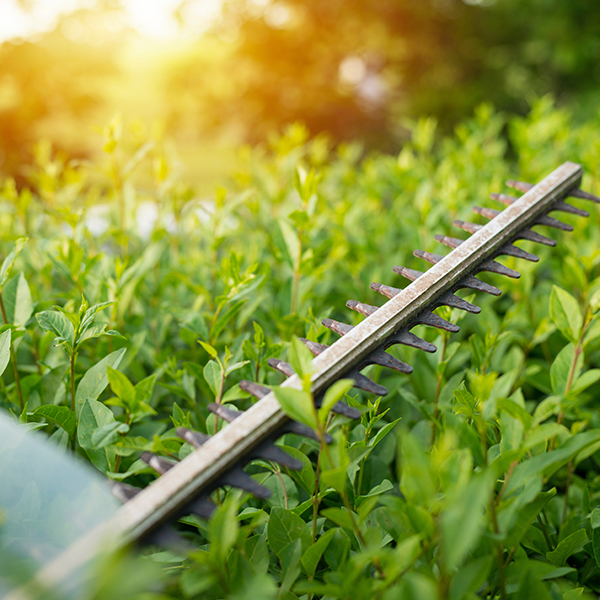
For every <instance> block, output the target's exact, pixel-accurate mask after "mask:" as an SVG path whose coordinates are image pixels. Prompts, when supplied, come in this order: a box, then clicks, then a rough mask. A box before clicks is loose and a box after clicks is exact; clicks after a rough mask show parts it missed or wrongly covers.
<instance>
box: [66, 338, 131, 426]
mask: <svg viewBox="0 0 600 600" xmlns="http://www.w3.org/2000/svg"><path fill="white" fill-rule="evenodd" d="M126 351H127V350H126V348H121V349H120V350H116V351H115V352H112V353H111V354H109V355H108V356H105V357H104V358H103V359H102V360H101V361H99V362H97V363H96V364H95V365H94V366H93V367H91V368H89V369H88V370H87V371H86V373H85V375H84V376H83V377H82V378H81V381H80V382H79V385H78V386H77V391H76V392H75V410H76V412H77V415H79V414H80V413H81V409H82V407H83V403H84V401H85V399H86V398H91V399H92V400H96V399H97V398H98V396H100V394H101V393H102V392H103V391H104V389H105V388H106V386H107V385H108V375H107V374H106V369H107V367H112V368H113V369H116V368H117V367H118V366H119V364H120V362H121V359H122V358H123V356H124V354H125V352H126ZM111 414H112V413H111Z"/></svg>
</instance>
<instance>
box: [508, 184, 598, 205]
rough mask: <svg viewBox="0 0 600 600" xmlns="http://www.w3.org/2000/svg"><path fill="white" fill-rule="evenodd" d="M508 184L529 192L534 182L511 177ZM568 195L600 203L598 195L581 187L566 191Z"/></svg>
mask: <svg viewBox="0 0 600 600" xmlns="http://www.w3.org/2000/svg"><path fill="white" fill-rule="evenodd" d="M506 185H507V186H508V187H511V188H513V189H515V190H519V191H520V192H528V191H529V190H530V189H531V188H532V187H533V183H525V182H524V181H515V180H514V179H509V180H508V181H507V182H506ZM566 195H567V196H572V197H573V198H581V199H582V200H591V201H592V202H596V203H598V204H600V198H599V197H598V196H594V194H590V193H589V192H584V191H583V190H581V189H579V188H571V189H570V190H568V191H567V192H566Z"/></svg>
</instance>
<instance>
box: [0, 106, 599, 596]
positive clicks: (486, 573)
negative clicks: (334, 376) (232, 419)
mask: <svg viewBox="0 0 600 600" xmlns="http://www.w3.org/2000/svg"><path fill="white" fill-rule="evenodd" d="M120 129H121V127H120V123H119V122H114V123H113V124H112V125H111V126H110V127H108V128H107V130H106V131H105V136H106V140H105V150H106V153H107V154H106V156H107V158H106V161H107V162H106V164H101V165H92V166H90V165H80V164H79V165H78V164H68V165H66V164H62V163H60V161H57V160H53V159H52V158H51V155H50V153H49V152H48V151H46V152H41V151H40V152H38V158H39V160H38V166H37V167H36V170H35V172H34V173H32V175H31V181H32V186H31V188H29V189H21V190H16V188H15V186H14V185H13V184H11V182H10V181H6V182H5V183H4V188H3V192H2V197H3V203H4V208H5V209H6V210H4V211H3V212H2V215H1V216H0V223H1V225H2V228H1V231H2V252H3V255H4V256H8V255H9V254H10V253H11V251H12V252H13V254H12V255H11V258H10V259H9V260H8V261H7V262H5V265H9V266H10V267H11V268H10V272H9V273H6V276H4V275H5V274H4V272H3V273H2V280H1V281H0V284H1V285H2V288H1V292H2V299H3V308H2V312H3V315H4V318H5V320H7V321H8V323H9V325H8V326H5V327H4V328H3V330H2V331H5V333H4V334H3V336H2V337H1V338H0V343H1V348H0V350H1V352H0V357H3V361H2V364H4V363H6V365H7V368H6V370H5V372H4V375H3V378H2V388H1V390H0V403H1V406H2V407H3V408H5V409H6V410H10V411H11V412H12V413H13V415H14V416H15V418H20V419H21V420H22V421H28V422H32V423H37V424H40V425H41V426H42V427H43V429H44V430H45V431H47V433H48V434H49V436H50V440H51V441H53V442H54V443H56V444H58V445H60V446H62V447H65V448H71V449H72V450H73V451H74V452H76V453H78V454H79V455H82V456H87V458H88V459H89V460H90V462H91V463H92V464H93V465H94V466H95V467H96V468H97V469H99V470H100V471H102V472H103V473H105V474H106V475H107V476H108V477H109V478H111V479H114V480H119V481H120V480H124V481H126V482H128V483H131V484H133V485H138V486H144V485H146V484H148V483H149V482H150V481H152V479H153V478H154V475H153V474H152V473H151V471H150V469H149V468H148V467H147V465H146V464H145V463H144V462H143V461H141V460H140V459H139V456H140V453H141V452H142V451H144V450H151V451H154V452H157V453H159V454H162V455H169V456H178V457H183V456H185V455H186V454H187V453H189V452H190V451H191V448H190V447H189V446H188V445H187V444H184V443H183V442H182V440H180V439H179V438H177V436H176V435H175V433H174V427H175V426H180V425H186V426H191V427H193V428H195V429H197V430H199V431H202V432H208V433H211V434H212V433H214V432H215V431H216V430H218V429H219V428H220V427H221V426H222V425H223V424H222V423H221V422H216V421H215V418H214V416H213V415H211V414H210V413H209V412H208V410H207V405H208V403H209V402H219V403H229V404H230V405H231V406H235V407H236V408H238V409H241V410H243V409H246V408H248V407H249V406H250V405H251V404H252V403H253V402H254V400H253V399H251V398H249V397H248V395H247V394H246V393H244V392H243V391H242V390H241V389H240V388H239V386H238V382H239V381H240V380H241V379H243V378H246V379H250V380H255V381H258V382H261V383H264V384H268V385H277V384H279V383H280V382H281V376H280V375H279V374H278V373H277V372H273V371H270V370H269V368H268V367H267V366H266V361H267V359H268V358H269V357H280V356H281V357H282V358H285V357H286V356H287V355H288V354H289V353H290V352H292V353H293V352H294V349H293V347H291V346H290V344H289V342H290V341H291V340H292V339H293V336H294V335H302V336H305V337H308V338H309V339H311V340H313V341H319V342H322V343H333V341H334V337H333V335H332V334H331V332H330V331H329V330H327V329H325V328H324V327H323V326H322V325H321V324H320V323H321V320H322V319H323V318H324V317H333V318H336V319H339V320H342V321H345V322H349V323H351V324H354V323H357V322H358V321H360V317H359V316H358V315H356V314H353V313H351V312H350V311H349V310H347V309H345V308H344V303H345V301H346V300H347V299H350V298H355V299H359V300H361V301H363V302H368V303H371V304H375V303H381V300H378V299H377V298H376V296H375V292H372V291H370V290H369V287H368V286H369V283H370V282H371V281H379V282H383V283H386V284H390V285H396V286H399V285H404V283H402V282H401V281H400V280H399V278H398V277H397V276H395V275H392V266H393V265H395V264H400V265H404V266H408V267H411V268H417V269H423V267H424V265H423V264H422V263H419V262H418V260H417V259H415V258H413V257H412V254H411V253H412V250H413V249H415V248H421V249H423V250H429V251H438V252H439V248H438V247H436V245H435V242H434V240H433V233H449V234H451V235H453V234H452V233H451V223H452V220H453V219H455V218H461V219H464V220H471V217H470V210H471V207H472V205H474V204H476V203H482V202H485V198H486V197H487V195H488V193H489V192H492V191H503V189H504V188H503V181H504V180H505V178H507V177H517V178H522V179H524V180H530V181H537V180H539V179H540V178H542V177H543V176H545V175H546V174H547V173H548V172H550V171H551V170H553V169H554V168H556V167H557V166H558V165H559V164H561V163H562V162H563V161H565V160H573V161H576V162H580V163H581V164H583V166H584V167H585V170H586V177H585V180H584V186H583V187H584V188H585V189H586V190H588V191H591V192H596V193H597V192H598V183H599V182H598V179H595V178H594V175H595V173H597V172H598V163H599V161H600V151H599V150H600V149H599V147H598V139H600V136H599V135H598V134H599V132H600V131H599V130H600V125H599V124H598V123H588V124H585V125H583V126H577V127H574V126H572V125H571V117H570V115H569V114H568V113H565V112H561V111H558V110H556V109H554V108H553V106H552V103H551V102H550V101H548V100H547V99H542V100H540V101H539V102H538V103H537V104H535V106H534V107H533V110H532V112H531V114H530V115H529V116H528V117H527V118H525V119H521V118H519V119H510V120H508V122H507V121H506V120H505V119H504V118H503V117H502V116H501V115H498V114H496V113H494V112H493V110H492V109H491V108H489V107H487V106H482V107H480V108H479V109H478V110H477V112H476V115H475V117H474V118H473V119H472V120H470V121H468V122H465V123H464V124H462V125H460V126H459V127H458V128H457V129H456V132H455V135H454V136H453V137H452V138H447V139H438V138H436V134H435V122H434V121H432V120H427V119H422V120H420V121H418V122H415V123H414V124H413V128H412V141H411V143H409V144H407V145H406V146H405V147H403V148H402V150H401V152H400V154H399V156H398V157H393V156H387V155H377V154H369V155H367V156H363V155H362V150H361V147H360V146H358V145H355V144H346V145H340V146H338V147H337V148H335V149H334V148H332V147H331V146H330V144H329V142H328V140H327V139H325V138H321V137H318V138H315V139H312V140H308V139H307V135H306V132H305V130H304V129H303V128H302V127H301V126H298V125H296V126H292V127H290V128H289V129H288V130H287V132H286V133H285V135H283V136H282V137H279V138H277V139H273V140H272V142H271V144H270V145H269V147H268V148H263V149H260V148H259V149H256V150H246V151H244V152H243V153H242V155H241V157H240V167H239V170H238V172H237V173H236V174H235V178H234V180H233V181H232V183H231V186H230V188H231V189H230V191H225V190H224V189H219V190H217V192H216V196H215V197H214V198H199V197H196V196H194V194H193V192H192V191H190V190H188V189H187V188H186V187H185V185H184V184H183V183H182V182H180V181H178V179H177V177H176V174H175V173H174V171H173V170H172V168H171V164H172V162H171V160H170V158H169V157H168V156H166V155H164V154H163V153H162V152H161V148H160V146H159V145H158V144H153V143H152V142H147V141H146V142H142V141H139V140H136V141H135V143H134V142H131V141H127V140H123V139H122V136H121V133H120ZM504 131H507V132H508V135H507V136H506V137H505V136H504V135H503V132H504ZM129 145H133V146H135V147H134V148H133V151H132V152H129V150H128V149H127V148H128V146H129ZM93 169H95V170H93ZM98 172H100V173H101V174H100V175H98ZM102 178H104V179H102ZM576 202H577V201H576ZM591 211H592V216H591V217H590V218H589V219H588V220H587V221H585V222H583V220H582V219H579V220H578V222H577V223H576V230H575V232H574V234H570V235H569V234H565V235H563V234H557V235H558V238H559V244H558V246H557V247H556V248H546V247H539V246H536V247H535V248H533V244H530V243H525V244H523V247H524V248H525V249H527V250H532V251H534V252H536V253H537V254H539V256H540V259H541V261H540V264H539V265H533V264H530V263H527V264H521V262H519V265H518V268H519V270H520V271H521V272H522V277H521V279H520V280H518V281H512V280H509V279H502V280H498V279H497V278H495V277H490V278H489V281H490V282H493V283H494V284H496V285H498V286H500V287H501V288H502V289H503V292H504V294H503V295H502V296H501V297H500V298H495V297H491V296H490V297H479V296H478V297H477V300H476V302H477V303H478V304H480V305H481V306H482V309H483V311H482V314H481V315H480V316H473V315H466V316H465V314H464V313H462V314H459V313H457V312H456V311H451V312H450V311H449V310H447V311H445V313H444V311H443V310H441V309H439V311H438V312H441V314H443V315H444V316H446V317H447V318H450V319H451V320H453V321H460V325H461V331H460V333H459V334H457V335H452V336H448V335H446V334H442V335H439V334H438V333H437V331H435V330H430V329H426V328H424V327H421V330H415V331H416V332H417V333H418V334H419V335H421V336H423V337H425V338H426V339H427V340H429V341H431V342H433V343H435V344H436V345H437V346H438V352H437V353H436V354H433V355H426V354H424V353H419V352H418V351H416V350H411V349H409V348H406V347H401V348H395V349H393V350H392V351H391V352H392V353H393V354H394V355H395V356H397V357H398V358H400V359H401V360H405V361H406V362H408V363H409V364H411V365H413V366H414V369H415V370H414V373H413V374H412V375H410V376H408V377H407V376H404V375H400V374H398V373H395V372H391V371H390V372H388V371H383V370H381V369H380V368H379V367H370V368H369V369H367V370H366V371H365V372H366V373H368V374H369V376H371V377H373V378H374V379H376V380H377V381H379V382H381V383H382V384H383V385H385V386H386V387H387V388H388V389H389V390H390V393H389V394H388V395H387V396H385V397H383V398H381V399H378V398H373V397H370V396H368V395H366V394H364V393H362V392H360V393H359V392H356V391H354V390H352V391H350V392H349V393H348V394H347V395H346V399H347V401H348V402H349V403H350V404H352V405H356V406H360V407H362V410H363V416H362V418H361V420H360V422H359V421H355V422H349V421H347V420H345V419H343V418H340V417H336V418H335V419H333V420H331V422H330V424H329V431H330V433H332V434H333V435H334V437H335V443H334V445H333V446H332V447H331V449H330V451H329V452H327V453H325V454H324V455H323V457H321V453H322V448H320V446H319V445H318V444H317V443H316V442H313V441H311V440H306V439H300V438H298V437H295V436H293V435H286V436H285V437H284V438H283V439H282V443H283V444H284V445H285V446H287V447H288V448H289V449H290V452H291V453H293V454H294V456H297V457H298V458H299V459H300V460H302V462H303V464H304V468H303V469H302V470H301V471H299V472H287V471H286V470H285V469H282V470H280V469H279V468H278V467H276V466H274V465H273V464H270V463H266V462H264V461H257V462H255V463H252V465H251V466H250V467H249V469H247V470H248V471H249V472H251V473H252V474H253V476H254V477H255V478H256V479H257V480H258V481H259V482H261V483H262V484H263V485H266V486H267V487H269V488H270V489H271V490H272V492H273V494H272V496H271V498H270V499H269V500H267V501H260V500H257V499H255V498H253V497H251V496H248V495H243V494H241V493H240V492H239V491H236V490H228V491H223V490H221V491H220V492H219V493H217V494H216V496H215V498H216V499H217V500H218V502H219V508H218V510H217V513H216V515H215V516H214V517H213V519H212V520H211V521H210V522H209V523H207V522H205V521H202V520H200V519H198V518H196V517H186V518H184V519H182V521H181V524H180V527H181V531H182V534H183V535H184V536H185V537H186V538H187V539H188V540H189V541H190V543H192V544H193V546H194V547H195V548H196V550H195V551H194V552H193V553H192V555H191V556H189V557H187V558H185V557H182V556H180V555H177V554H176V553H174V552H163V551H157V550H153V549H150V550H148V551H147V552H146V554H147V559H148V560H150V561H151V562H152V563H153V564H156V563H158V564H159V565H160V567H161V568H162V569H164V570H165V573H166V577H167V578H166V583H165V588H164V593H161V594H162V595H160V597H161V598H194V597H196V598H215V599H216V598H223V597H228V598H236V599H241V598H257V597H260V598H275V597H280V598H285V599H292V598H296V597H304V598H313V597H327V598H352V599H353V600H360V599H363V598H364V599H370V598H382V599H391V598H403V599H404V598H406V599H409V598H415V599H417V598H418V599H419V600H423V599H428V598H432V599H433V598H452V599H455V600H460V599H472V598H476V597H484V598H507V597H511V598H513V597H514V598H521V597H523V598H524V597H535V598H565V599H571V598H579V597H586V594H588V595H589V597H592V596H593V594H594V593H596V592H598V591H600V569H599V567H598V563H597V560H600V554H598V553H599V552H600V545H599V544H600V512H599V510H598V509H596V508H594V507H595V505H596V504H597V498H598V496H599V494H600V477H599V476H600V460H599V459H598V454H597V450H598V449H599V448H600V413H599V412H598V410H597V407H596V403H595V397H596V395H597V393H598V391H599V390H600V384H599V383H598V381H599V380H600V377H599V376H600V370H598V369H594V368H593V367H594V365H595V364H597V363H598V359H599V357H600V354H599V347H600V323H599V321H598V320H597V318H596V312H597V310H598V308H599V306H600V293H599V290H600V270H599V267H598V263H599V262H600V250H599V249H598V212H597V209H596V208H595V207H594V206H592V208H591ZM561 218H562V217H561ZM564 220H565V221H569V222H574V218H571V217H570V215H566V216H565V217H564ZM454 235H456V234H454ZM551 235H554V234H551ZM18 238H19V239H20V238H28V241H27V242H26V243H24V240H20V241H19V239H18ZM15 240H17V241H16V246H15ZM18 250H20V253H18V252H17V251H18ZM503 262H504V261H503ZM505 262H506V264H507V265H508V266H510V267H515V266H516V265H515V264H513V263H514V259H507V260H506V261H505ZM483 278H486V279H487V277H485V276H483ZM90 306H91V307H90ZM86 311H87V312H86ZM86 315H87V316H86ZM101 322H102V323H101ZM8 330H10V331H11V334H8V333H6V331H8ZM11 338H12V340H11ZM199 342H201V343H199ZM9 349H10V352H9ZM11 355H12V359H11ZM4 359H5V360H4ZM11 360H14V363H15V364H16V367H17V370H16V371H13V369H12V368H11V367H10V362H11ZM15 373H17V374H18V378H17V380H16V381H15ZM90 374H91V375H90ZM93 376H97V377H100V379H101V380H102V381H103V385H100V386H92V385H91V384H90V381H91V379H92V377H93ZM134 386H135V387H134ZM49 407H53V408H51V409H50V408H49ZM315 507H316V508H317V509H318V511H315V513H314V514H316V515H317V519H316V521H315V520H313V510H314V508H315ZM117 571H118V570H117ZM118 573H120V575H119V577H124V575H123V572H122V571H118ZM115 577H116V575H115ZM140 585H141V587H143V585H142V584H140ZM130 587H131V586H130ZM110 589H111V590H112V591H111V592H110V594H108V592H106V590H105V594H108V595H107V596H106V597H116V595H118V594H119V593H121V594H123V597H125V596H127V597H131V596H130V594H131V593H133V592H132V591H131V589H129V588H127V590H128V591H127V593H125V591H123V590H125V588H119V586H116V588H110ZM119 589H121V592H119V591H118V590H119ZM115 590H116V591H115ZM128 594H129V595H128ZM144 597H149V596H144ZM156 597H158V596H156Z"/></svg>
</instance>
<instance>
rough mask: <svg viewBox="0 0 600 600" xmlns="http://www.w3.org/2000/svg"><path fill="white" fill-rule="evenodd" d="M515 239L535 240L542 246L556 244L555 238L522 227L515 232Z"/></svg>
mask: <svg viewBox="0 0 600 600" xmlns="http://www.w3.org/2000/svg"><path fill="white" fill-rule="evenodd" d="M515 239H517V240H528V241H530V242H537V243H538V244H544V246H552V247H553V246H556V240H553V239H552V238H549V237H546V236H545V235H541V234H540V233H537V231H532V230H531V229H522V230H521V231H520V232H519V233H518V234H517V236H516V237H515Z"/></svg>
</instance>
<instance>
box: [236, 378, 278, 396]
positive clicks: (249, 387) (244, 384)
mask: <svg viewBox="0 0 600 600" xmlns="http://www.w3.org/2000/svg"><path fill="white" fill-rule="evenodd" d="M239 386H240V389H241V390H244V392H248V393H249V394H250V395H251V396H254V397H255V398H258V399H259V400H260V399H261V398H264V397H265V396H266V395H267V394H270V393H271V389H270V388H268V387H267V386H266V385H260V383H254V382H253V381H248V380H247V379H242V381H240V383H239Z"/></svg>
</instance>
